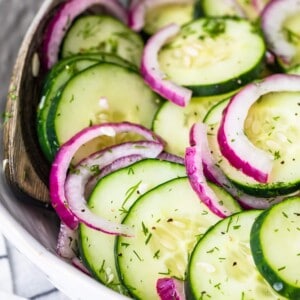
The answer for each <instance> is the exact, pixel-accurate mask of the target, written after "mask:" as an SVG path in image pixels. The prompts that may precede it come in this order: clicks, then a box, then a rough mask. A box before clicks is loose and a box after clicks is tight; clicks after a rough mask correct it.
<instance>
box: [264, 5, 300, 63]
mask: <svg viewBox="0 0 300 300" xmlns="http://www.w3.org/2000/svg"><path fill="white" fill-rule="evenodd" d="M299 12H300V1H299V0H273V1H270V2H269V3H268V4H267V5H266V7H265V9H264V10H263V12H262V14H261V24H262V30H263V32H264V35H265V38H266V40H267V43H268V46H269V49H270V50H271V51H272V52H274V53H275V54H276V56H278V57H280V58H281V59H282V61H283V62H284V63H286V64H290V63H291V60H292V58H293V57H294V56H295V54H296V48H295V46H294V45H293V44H292V43H291V42H290V41H288V40H287V38H286V37H285V34H284V30H283V27H284V22H285V21H286V19H287V18H289V17H290V16H293V15H295V14H297V13H299Z"/></svg>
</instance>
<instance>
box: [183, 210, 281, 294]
mask: <svg viewBox="0 0 300 300" xmlns="http://www.w3.org/2000/svg"><path fill="white" fill-rule="evenodd" d="M260 213H261V211H258V210H252V211H244V212H241V213H237V214H235V215H232V216H231V217H228V218H226V219H224V220H222V221H220V222H218V223H217V224H216V225H215V226H213V227H212V228H211V229H210V230H208V231H207V232H206V234H205V235H204V236H203V238H202V239H201V240H200V241H199V242H198V244H197V245H196V247H195V248H194V251H193V253H192V256H191V259H190V263H189V268H188V283H187V284H188V290H189V293H190V298H191V299H203V300H208V299H231V300H241V299H253V300H254V299H255V300H256V299H259V300H267V299H270V300H271V299H272V300H274V299H283V298H282V297H281V296H280V295H277V293H276V292H275V291H273V289H272V288H271V287H270V286H269V284H268V283H267V282H266V281H265V280H264V278H263V277H262V276H261V275H260V273H259V272H258V270H257V269H256V266H255V263H254V261H253V258H252V255H251V249H250V231H251V227H252V225H253V223H254V221H255V220H256V218H257V217H258V216H259V215H260ZM276 252H277V251H276ZM277 253H278V252H277Z"/></svg>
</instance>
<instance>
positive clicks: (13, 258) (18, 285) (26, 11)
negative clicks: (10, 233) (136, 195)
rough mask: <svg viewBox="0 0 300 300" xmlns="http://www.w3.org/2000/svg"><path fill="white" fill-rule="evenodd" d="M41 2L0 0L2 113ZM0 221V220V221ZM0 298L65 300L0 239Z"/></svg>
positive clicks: (41, 275)
mask: <svg viewBox="0 0 300 300" xmlns="http://www.w3.org/2000/svg"><path fill="white" fill-rule="evenodd" d="M42 3H43V1H42V0H0V27H1V30H0V105H1V111H0V113H1V116H2V114H3V112H4V110H5V102H6V94H7V90H8V84H9V80H10V76H11V73H12V68H13V65H14V62H15V59H16V56H17V53H18V49H19V46H20V44H21V42H22V38H23V36H24V34H25V32H26V31H27V29H28V26H29V24H30V22H31V21H32V19H33V17H34V15H35V13H36V11H37V10H38V9H39V7H40V5H41V4H42ZM0 222H1V220H0ZM0 268H1V273H0V299H6V300H10V299H32V300H33V299H41V300H54V299H55V300H63V299H64V300H66V299H67V298H66V297H65V296H64V295H63V294H61V293H60V292H59V291H58V290H57V289H56V288H54V287H53V285H52V284H51V283H50V282H49V281H48V279H47V278H46V276H45V275H44V274H43V273H42V272H40V271H39V270H38V269H37V268H36V267H35V266H33V265H32V264H31V263H30V262H29V261H28V260H27V258H25V257H24V256H23V255H22V254H21V253H19V252H18V251H17V250H16V249H15V248H14V247H12V246H11V245H10V244H9V243H8V242H7V241H6V240H4V239H3V237H2V236H0Z"/></svg>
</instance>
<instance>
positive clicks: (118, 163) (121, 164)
mask: <svg viewBox="0 0 300 300" xmlns="http://www.w3.org/2000/svg"><path fill="white" fill-rule="evenodd" d="M149 150H150V149H149ZM144 158H145V156H142V155H139V154H132V155H127V156H123V157H120V158H119V159H116V160H115V161H113V162H112V163H111V164H109V165H107V166H105V167H102V169H101V170H100V173H99V174H98V175H96V176H93V177H92V178H91V179H90V180H89V181H88V183H87V184H86V187H85V195H86V197H87V196H88V195H90V194H91V192H92V190H93V189H94V187H95V185H96V184H97V182H98V181H99V180H100V179H101V178H102V177H104V176H106V175H108V174H110V173H112V172H114V171H116V170H119V169H121V168H125V167H128V166H130V165H132V164H134V163H135V162H137V161H139V160H142V159H144Z"/></svg>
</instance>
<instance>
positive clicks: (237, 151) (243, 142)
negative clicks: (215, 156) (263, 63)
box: [218, 74, 300, 183]
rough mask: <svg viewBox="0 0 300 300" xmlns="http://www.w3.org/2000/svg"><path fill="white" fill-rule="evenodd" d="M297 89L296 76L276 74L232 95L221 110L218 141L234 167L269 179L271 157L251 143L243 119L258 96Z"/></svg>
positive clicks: (299, 81)
mask: <svg viewBox="0 0 300 300" xmlns="http://www.w3.org/2000/svg"><path fill="white" fill-rule="evenodd" d="M299 91H300V77H299V76H295V75H286V74H276V75H272V76H269V77H267V78H265V79H264V80H263V81H261V82H258V83H252V84H249V85H247V86H246V87H245V88H243V89H242V90H241V91H240V92H238V93H237V94H236V95H235V96H233V97H232V98H231V101H230V102H229V104H228V106H227V107H226V109H225V110H224V112H223V118H222V121H221V124H220V127H219V131H218V142H219V146H220V150H221V153H222V155H223V156H224V157H225V158H226V159H227V160H228V161H229V163H230V164H231V165H232V166H233V167H235V168H237V169H239V170H240V171H242V172H243V173H244V174H246V175H248V176H249V177H252V178H253V179H255V180H256V181H258V182H261V183H266V182H267V181H268V176H269V174H270V173H271V171H272V166H273V160H274V158H273V156H272V155H271V154H270V153H268V152H266V151H263V150H261V149H259V148H257V147H256V146H254V145H253V144H252V143H251V141H250V140H249V139H248V138H247V137H246V135H245V133H244V122H245V120H246V117H247V114H248V111H249V109H250V107H251V106H252V104H254V103H255V102H256V101H257V100H258V99H259V98H260V97H261V96H263V95H265V94H268V93H271V92H299Z"/></svg>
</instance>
